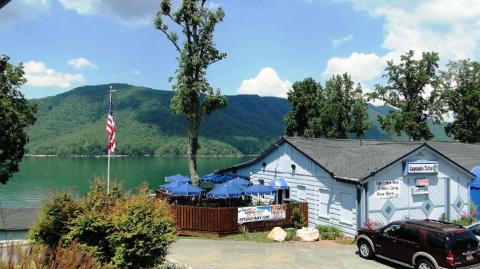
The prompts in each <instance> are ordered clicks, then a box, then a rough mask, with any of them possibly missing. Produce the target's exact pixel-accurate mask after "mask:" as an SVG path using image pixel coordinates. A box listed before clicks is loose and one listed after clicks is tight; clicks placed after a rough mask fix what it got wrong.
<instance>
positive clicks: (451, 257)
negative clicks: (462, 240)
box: [447, 252, 455, 265]
mask: <svg viewBox="0 0 480 269" xmlns="http://www.w3.org/2000/svg"><path fill="white" fill-rule="evenodd" d="M447 263H448V264H450V265H455V255H453V253H452V252H448V255H447Z"/></svg>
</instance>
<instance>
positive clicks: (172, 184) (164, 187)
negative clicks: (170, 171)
mask: <svg viewBox="0 0 480 269" xmlns="http://www.w3.org/2000/svg"><path fill="white" fill-rule="evenodd" d="M178 184H179V183H177V182H170V183H167V184H163V185H160V189H162V190H165V191H167V192H169V191H170V189H171V188H175V187H177V186H178Z"/></svg>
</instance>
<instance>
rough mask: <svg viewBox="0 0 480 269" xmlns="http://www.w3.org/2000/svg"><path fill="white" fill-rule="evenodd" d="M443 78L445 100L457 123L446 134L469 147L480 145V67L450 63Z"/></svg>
mask: <svg viewBox="0 0 480 269" xmlns="http://www.w3.org/2000/svg"><path fill="white" fill-rule="evenodd" d="M447 67H448V70H447V71H446V72H443V74H442V78H443V80H442V82H443V87H444V92H443V98H444V100H445V101H446V104H447V106H448V108H449V110H450V111H452V112H453V114H454V121H453V122H451V123H448V124H447V126H446V127H445V132H446V133H447V134H448V135H453V136H454V137H455V139H457V140H460V141H462V142H466V143H479V142H480V63H479V62H476V61H470V60H460V61H454V62H450V63H449V64H448V65H447Z"/></svg>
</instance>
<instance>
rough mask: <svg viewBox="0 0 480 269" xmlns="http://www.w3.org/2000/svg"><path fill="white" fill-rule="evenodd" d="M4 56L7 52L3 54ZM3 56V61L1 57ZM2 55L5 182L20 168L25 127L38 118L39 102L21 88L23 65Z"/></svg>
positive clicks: (0, 175)
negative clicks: (16, 63) (28, 97)
mask: <svg viewBox="0 0 480 269" xmlns="http://www.w3.org/2000/svg"><path fill="white" fill-rule="evenodd" d="M4 57H5V56H4ZM2 59H3V60H4V61H2ZM2 59H0V130H1V135H0V182H1V183H3V184H5V183H6V182H7V181H8V179H9V178H10V176H11V175H12V174H13V173H15V172H17V171H18V165H19V164H20V161H21V160H22V158H23V155H24V153H25V150H24V147H25V144H27V142H28V136H27V133H26V132H25V128H26V127H28V126H30V125H32V124H33V123H34V122H35V116H34V114H35V112H36V111H37V108H36V106H32V105H30V104H29V103H28V102H27V100H26V99H25V97H24V96H23V94H22V93H21V92H20V91H19V88H20V86H22V85H23V84H24V83H25V82H26V80H25V78H24V72H23V67H22V66H21V65H19V66H14V65H11V64H8V63H6V59H8V58H2Z"/></svg>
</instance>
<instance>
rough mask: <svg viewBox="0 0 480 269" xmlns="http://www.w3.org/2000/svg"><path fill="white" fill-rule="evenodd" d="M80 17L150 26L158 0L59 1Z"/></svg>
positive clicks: (156, 9) (157, 6)
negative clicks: (86, 16)
mask: <svg viewBox="0 0 480 269" xmlns="http://www.w3.org/2000/svg"><path fill="white" fill-rule="evenodd" d="M59 1H60V3H62V5H63V7H64V8H65V9H70V10H74V11H76V12H77V13H78V14H81V15H102V16H106V17H108V18H111V19H113V20H115V21H117V22H120V23H122V24H127V25H146V24H152V23H153V18H154V16H155V14H156V12H157V11H158V9H159V7H160V4H159V1H158V0H59Z"/></svg>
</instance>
